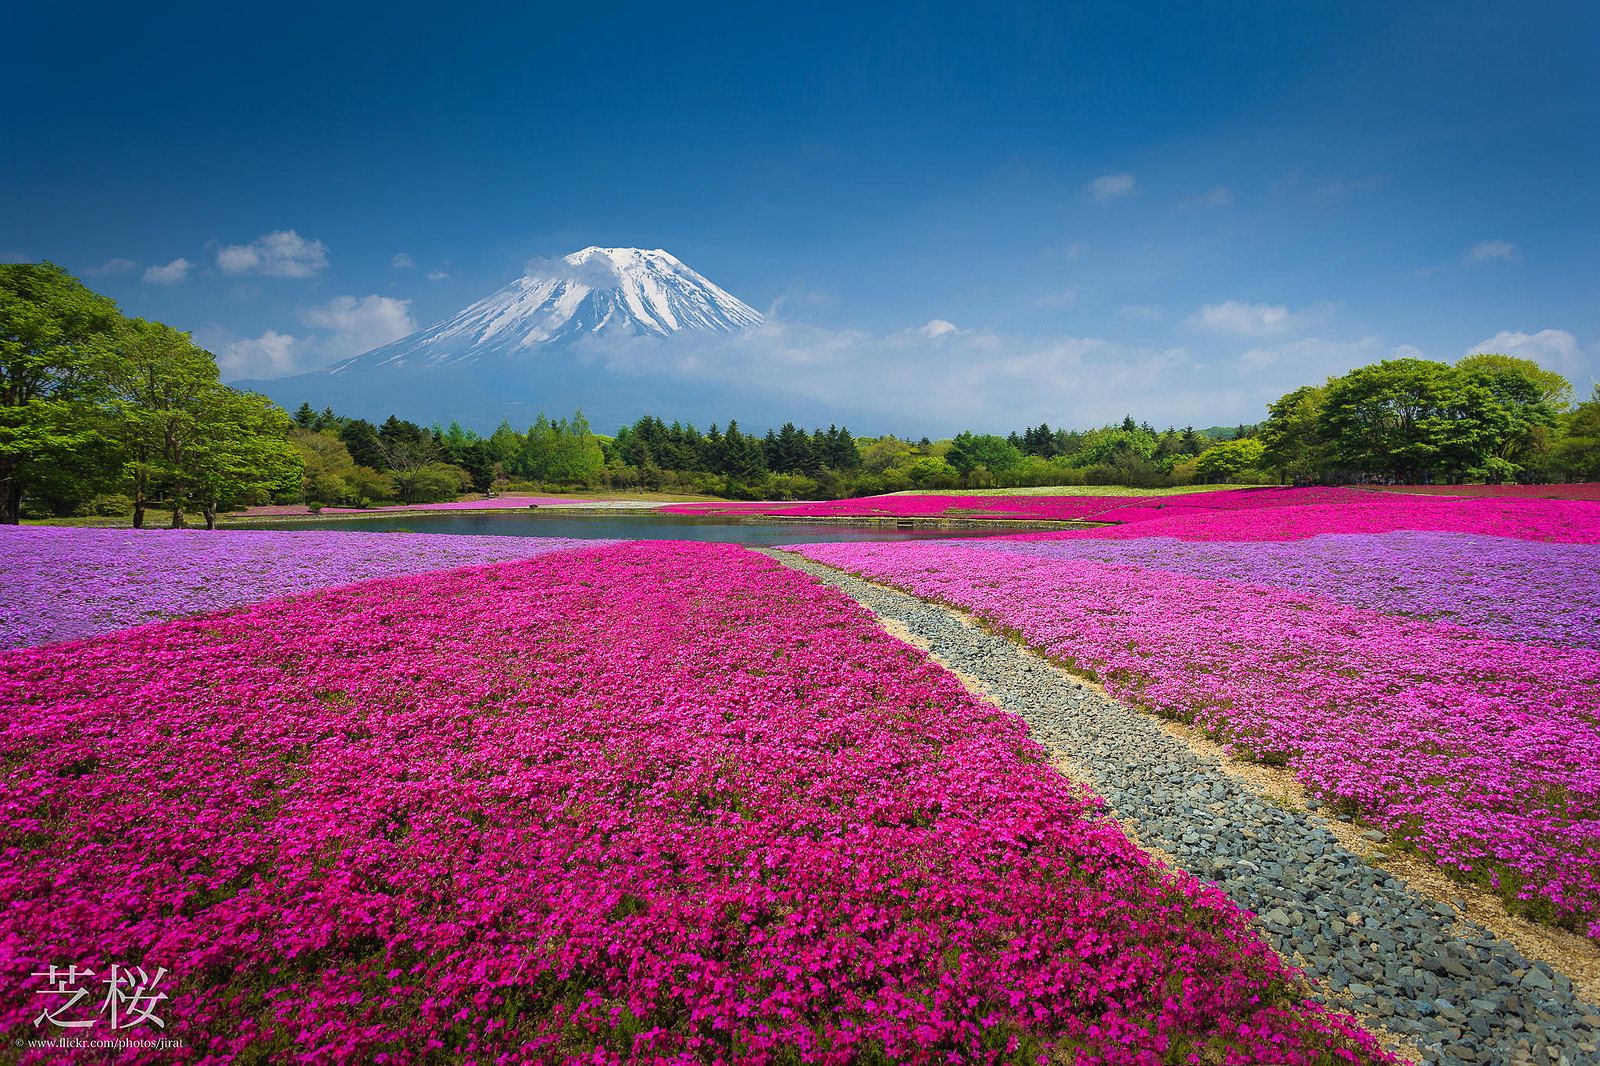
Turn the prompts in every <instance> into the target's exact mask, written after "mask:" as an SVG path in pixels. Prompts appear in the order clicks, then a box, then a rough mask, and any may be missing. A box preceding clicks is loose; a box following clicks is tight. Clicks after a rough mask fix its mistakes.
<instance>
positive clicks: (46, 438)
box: [0, 263, 121, 525]
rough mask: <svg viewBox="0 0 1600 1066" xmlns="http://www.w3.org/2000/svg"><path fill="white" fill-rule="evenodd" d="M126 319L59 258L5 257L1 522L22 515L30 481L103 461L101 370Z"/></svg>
mask: <svg viewBox="0 0 1600 1066" xmlns="http://www.w3.org/2000/svg"><path fill="white" fill-rule="evenodd" d="M120 321H121V316H120V315H119V314H118V312H117V305H116V304H114V303H112V302H111V301H110V300H108V299H107V298H105V297H104V296H100V295H98V294H97V293H94V292H91V291H90V290H88V289H87V288H85V287H84V286H83V285H82V284H81V283H80V282H79V281H78V280H77V279H76V278H74V277H73V276H72V275H70V274H68V273H67V272H66V271H65V270H62V269H61V268H60V267H58V266H55V265H54V264H51V263H39V264H30V263H11V264H5V265H0V524H9V525H15V524H16V523H17V522H18V520H19V519H20V518H21V514H22V500H23V496H24V494H25V493H26V492H28V491H29V489H30V487H38V486H41V485H48V484H49V483H50V482H52V481H54V482H58V483H60V482H65V481H69V480H75V481H82V480H83V479H84V478H86V477H91V478H92V477H93V476H96V475H97V474H98V473H99V471H100V469H101V468H103V465H104V459H105V455H104V447H103V444H102V437H101V434H100V430H101V429H102V428H103V425H104V420H103V410H102V408H101V406H100V404H101V401H102V400H103V398H104V379H103V376H102V371H103V368H104V365H105V363H106V362H107V353H108V351H109V348H110V346H111V340H112V337H113V335H114V334H115V331H116V329H117V326H118V324H119V323H120ZM97 460H98V462H97Z"/></svg>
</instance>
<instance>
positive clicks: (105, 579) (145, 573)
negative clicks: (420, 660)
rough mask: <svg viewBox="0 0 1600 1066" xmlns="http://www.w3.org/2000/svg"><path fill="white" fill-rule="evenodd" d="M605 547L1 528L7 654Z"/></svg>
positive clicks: (331, 534)
mask: <svg viewBox="0 0 1600 1066" xmlns="http://www.w3.org/2000/svg"><path fill="white" fill-rule="evenodd" d="M602 543H609V542H606V541H593V540H566V539H561V538H550V539H543V538H533V537H469V536H443V535H438V534H427V535H419V534H412V533H358V532H354V531H348V530H326V531H324V530H314V531H313V530H306V531H295V532H279V531H275V530H274V531H257V530H226V531H220V532H219V531H205V530H183V529H172V530H155V529H145V530H131V529H75V528H59V527H48V526H25V527H20V528H10V529H3V530H0V560H3V564H0V648H19V647H29V646H32V645H37V644H50V643H54V642H56V641H62V640H76V639H79V638H81V637H91V636H95V635H97V634H100V633H106V632H109V631H111V630H114V629H122V628H125V627H127V626H135V625H141V624H143V623H146V622H160V621H165V620H166V619H169V618H177V617H181V616H183V615H189V614H199V613H201V612H205V611H220V610H226V609H229V608H233V607H242V606H245V605H246V604H251V603H257V602H260V601H261V600H268V599H274V598H276V597H279V596H292V595H294V594H296V593H300V592H309V591H312V590H314V589H321V588H328V587H330V586H335V585H348V584H351V583H353V582H356V581H365V580H368V579H369V578H378V577H394V576H396V575H400V574H417V573H422V572H424V571H428V570H449V569H454V568H456V567H462V566H475V565H478V564H482V563H498V562H505V561H506V560H509V559H526V558H530V557H532V556H535V555H544V554H546V553H548V552H553V551H561V550H563V549H567V548H575V547H591V546H595V545H598V544H602Z"/></svg>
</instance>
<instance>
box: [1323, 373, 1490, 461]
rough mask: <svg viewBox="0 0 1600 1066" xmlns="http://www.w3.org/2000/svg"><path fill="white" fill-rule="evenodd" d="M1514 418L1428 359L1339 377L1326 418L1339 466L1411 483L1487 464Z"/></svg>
mask: <svg viewBox="0 0 1600 1066" xmlns="http://www.w3.org/2000/svg"><path fill="white" fill-rule="evenodd" d="M1512 421H1513V420H1512V417H1511V414H1510V412H1509V411H1508V410H1507V408H1506V406H1505V405H1504V404H1503V403H1501V402H1499V400H1498V399H1497V397H1496V396H1495V394H1494V392H1493V391H1492V390H1491V389H1490V388H1488V387H1487V386H1485V385H1484V384H1483V383H1481V382H1478V381H1474V380H1472V379H1471V378H1470V377H1469V376H1467V375H1463V374H1461V373H1460V372H1458V371H1457V370H1456V369H1455V368H1454V367H1451V366H1450V365H1449V364H1447V363H1436V362H1431V361H1429V360H1425V359H1389V360H1385V361H1383V362H1381V363H1375V364H1373V365H1372V366H1364V367H1358V368H1357V369H1355V370H1352V371H1351V372H1350V373H1348V374H1346V375H1344V376H1343V377H1339V378H1334V379H1333V380H1331V381H1329V383H1328V386H1327V392H1326V395H1325V397H1324V406H1323V410H1322V413H1321V416H1320V419H1319V422H1320V425H1321V436H1322V438H1323V439H1324V440H1326V441H1327V442H1328V443H1329V444H1330V445H1331V448H1332V458H1333V459H1334V460H1335V461H1336V462H1339V463H1340V464H1341V465H1344V466H1346V467H1349V468H1351V469H1354V470H1358V471H1362V472H1365V473H1368V474H1374V475H1377V476H1380V477H1390V478H1395V479H1397V480H1404V481H1417V480H1421V479H1422V478H1424V477H1431V476H1437V475H1443V476H1445V477H1459V476H1461V475H1462V474H1464V473H1465V472H1467V471H1468V470H1471V469H1473V468H1475V467H1479V466H1481V465H1482V464H1483V462H1484V461H1485V460H1486V459H1488V458H1489V457H1490V456H1491V455H1492V454H1493V449H1494V447H1495V445H1496V443H1497V442H1498V441H1500V440H1503V439H1504V437H1505V435H1506V434H1507V433H1508V432H1510V431H1511V426H1512Z"/></svg>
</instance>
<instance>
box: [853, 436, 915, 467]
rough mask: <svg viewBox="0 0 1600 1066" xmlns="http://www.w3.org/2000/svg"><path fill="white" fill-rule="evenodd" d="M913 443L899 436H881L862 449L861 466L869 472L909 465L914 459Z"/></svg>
mask: <svg viewBox="0 0 1600 1066" xmlns="http://www.w3.org/2000/svg"><path fill="white" fill-rule="evenodd" d="M913 457H914V456H913V452H912V448H911V445H909V444H907V443H906V442H905V441H903V440H900V439H899V438H898V437H893V436H886V437H879V438H878V439H877V440H875V441H873V442H871V443H870V444H868V445H867V446H866V447H865V448H863V449H861V467H862V469H864V470H866V471H867V473H869V474H881V473H883V472H884V471H886V470H891V469H894V468H896V467H903V466H906V465H908V464H909V463H910V462H911V461H912V459H913Z"/></svg>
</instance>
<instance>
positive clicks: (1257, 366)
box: [1238, 337, 1399, 399]
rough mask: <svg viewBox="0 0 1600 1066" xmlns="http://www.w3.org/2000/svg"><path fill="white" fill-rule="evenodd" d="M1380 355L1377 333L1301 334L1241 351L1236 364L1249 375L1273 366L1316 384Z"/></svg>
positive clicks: (1297, 379) (1293, 378)
mask: <svg viewBox="0 0 1600 1066" xmlns="http://www.w3.org/2000/svg"><path fill="white" fill-rule="evenodd" d="M1394 354H1397V355H1398V354H1399V353H1394ZM1382 355H1383V342H1382V341H1380V340H1379V339H1378V338H1377V337H1362V338H1360V339H1359V340H1353V341H1332V340H1324V339H1323V338H1321V337H1304V338H1301V339H1300V340H1295V341H1289V342H1288V343H1286V344H1280V345H1278V346H1277V347H1274V348H1264V347H1263V348H1251V349H1249V350H1247V351H1245V352H1242V353H1240V355H1239V357H1238V364H1239V366H1241V367H1242V368H1244V369H1245V370H1247V371H1249V372H1250V373H1251V374H1252V375H1255V374H1260V373H1262V372H1264V371H1268V370H1276V371H1280V372H1281V377H1282V379H1283V380H1288V381H1293V382H1295V383H1297V384H1301V385H1315V384H1317V383H1319V382H1321V381H1322V379H1323V378H1326V377H1328V376H1330V375H1333V374H1342V373H1344V372H1345V371H1346V370H1349V369H1351V368H1353V367H1356V366H1360V365H1361V364H1363V363H1368V362H1371V361H1372V360H1374V359H1377V358H1380V357H1382ZM1273 398H1274V399H1276V397H1273Z"/></svg>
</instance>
